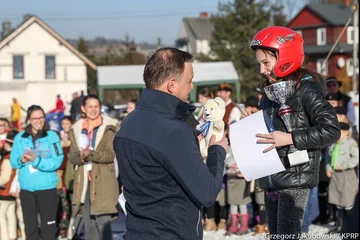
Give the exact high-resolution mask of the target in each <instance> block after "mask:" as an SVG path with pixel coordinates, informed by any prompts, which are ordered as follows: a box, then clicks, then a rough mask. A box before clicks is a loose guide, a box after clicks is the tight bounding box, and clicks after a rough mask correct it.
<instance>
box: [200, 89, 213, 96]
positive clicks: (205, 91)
mask: <svg viewBox="0 0 360 240" xmlns="http://www.w3.org/2000/svg"><path fill="white" fill-rule="evenodd" d="M199 94H200V95H201V96H204V97H206V98H214V93H213V92H210V90H209V89H208V88H207V87H206V88H202V89H200V90H199Z"/></svg>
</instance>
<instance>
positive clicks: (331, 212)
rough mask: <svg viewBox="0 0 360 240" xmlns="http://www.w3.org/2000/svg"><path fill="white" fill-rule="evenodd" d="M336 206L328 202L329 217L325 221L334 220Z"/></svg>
mask: <svg viewBox="0 0 360 240" xmlns="http://www.w3.org/2000/svg"><path fill="white" fill-rule="evenodd" d="M336 215H337V208H336V205H334V204H330V206H329V217H328V219H327V222H326V223H331V222H336Z"/></svg>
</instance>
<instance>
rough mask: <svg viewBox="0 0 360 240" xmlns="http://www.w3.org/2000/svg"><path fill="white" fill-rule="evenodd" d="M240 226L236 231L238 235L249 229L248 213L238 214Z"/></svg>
mask: <svg viewBox="0 0 360 240" xmlns="http://www.w3.org/2000/svg"><path fill="white" fill-rule="evenodd" d="M239 222H240V228H239V230H238V231H237V234H238V235H243V234H246V233H248V231H249V225H248V224H249V215H248V214H239Z"/></svg>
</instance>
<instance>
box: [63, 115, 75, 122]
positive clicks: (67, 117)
mask: <svg viewBox="0 0 360 240" xmlns="http://www.w3.org/2000/svg"><path fill="white" fill-rule="evenodd" d="M63 120H68V121H69V122H71V123H73V122H72V118H71V117H70V116H64V117H63V118H62V119H61V122H62V121H63Z"/></svg>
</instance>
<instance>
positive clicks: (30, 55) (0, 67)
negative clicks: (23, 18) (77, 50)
mask: <svg viewBox="0 0 360 240" xmlns="http://www.w3.org/2000/svg"><path fill="white" fill-rule="evenodd" d="M16 54H19V55H24V79H13V67H12V64H13V55H16ZM46 55H54V56H55V65H56V66H55V71H56V76H55V79H45V56H46ZM86 87H87V74H86V65H85V63H84V62H83V61H82V60H81V59H80V58H79V57H78V56H76V55H75V54H73V53H72V52H71V51H70V50H69V49H68V48H66V47H65V46H63V45H62V44H60V42H59V41H58V40H57V39H56V38H54V37H53V36H52V35H50V34H49V33H48V32H47V31H46V30H45V29H43V28H42V27H41V26H40V25H38V24H37V23H36V22H34V23H33V24H31V25H30V26H29V27H28V28H27V29H25V30H24V31H23V32H22V33H20V34H19V35H18V36H17V37H15V38H14V39H13V40H12V41H10V42H9V44H8V45H7V46H5V47H3V48H2V49H1V50H0V115H4V112H8V111H7V110H6V109H10V104H11V102H12V98H13V97H16V98H18V99H19V102H20V103H21V104H22V105H23V106H24V107H28V106H30V105H31V104H39V105H41V106H42V107H43V108H44V109H45V111H48V110H50V109H52V108H54V107H55V98H56V95H57V94H60V95H61V96H62V98H63V100H64V102H65V101H70V100H71V94H72V93H73V92H75V91H78V92H79V91H80V90H86ZM4 109H5V110H4Z"/></svg>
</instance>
